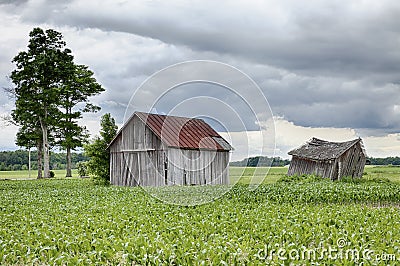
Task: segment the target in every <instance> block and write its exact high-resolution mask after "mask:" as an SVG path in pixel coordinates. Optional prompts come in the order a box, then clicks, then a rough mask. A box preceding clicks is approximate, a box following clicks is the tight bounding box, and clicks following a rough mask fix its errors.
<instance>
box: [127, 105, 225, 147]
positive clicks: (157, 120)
mask: <svg viewBox="0 0 400 266" xmlns="http://www.w3.org/2000/svg"><path fill="white" fill-rule="evenodd" d="M135 114H136V115H137V116H138V117H139V118H140V119H141V120H142V121H143V122H144V123H145V124H146V125H147V126H148V127H149V128H150V129H151V130H152V131H153V132H154V133H155V134H156V135H157V136H158V137H159V138H160V139H161V140H162V141H163V142H164V143H166V144H167V145H168V146H172V147H178V148H184V149H210V150H224V151H228V150H231V148H232V147H231V146H230V145H229V143H228V145H225V143H227V142H226V141H225V140H224V139H223V138H222V137H221V136H220V135H219V134H218V133H217V132H216V131H215V130H214V129H212V128H211V126H210V125H208V124H207V123H206V122H204V121H203V120H202V119H196V118H187V117H177V116H166V115H158V114H148V113H141V112H136V113H135ZM215 138H218V141H217V140H216V139H215ZM220 139H222V140H223V142H221V141H220ZM222 143H223V145H221V144H222Z"/></svg>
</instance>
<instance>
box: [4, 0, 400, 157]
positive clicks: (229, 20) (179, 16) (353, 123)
mask: <svg viewBox="0 0 400 266" xmlns="http://www.w3.org/2000/svg"><path fill="white" fill-rule="evenodd" d="M399 16H400V2H399V1H397V0H393V1H390V0H381V1H376V0H359V1H357V0H355V1H334V0H332V1H320V0H314V1H313V0H308V1H296V0H292V1H291V0H276V1H267V0H265V1H211V0H210V1H207V0H206V1H204V0H199V1H178V0H177V1H174V0H172V1H155V0H154V1H152V0H147V1H140V0H135V1H124V0H104V1H93V0H69V1H68V0H67V1H66V0H63V1H60V0H53V1H50V0H48V1H46V0H15V1H12V0H0V33H1V39H0V86H1V87H9V86H10V85H11V84H10V82H9V80H8V79H7V75H9V74H10V72H11V71H12V70H13V68H14V66H13V64H12V63H11V60H12V58H13V57H14V56H15V55H16V54H17V53H18V52H19V51H21V50H25V49H26V46H27V43H28V34H29V32H30V31H31V30H32V28H34V27H37V26H38V27H42V28H45V29H47V28H53V29H55V30H58V31H60V32H62V33H63V35H64V38H65V40H66V42H67V46H68V47H69V48H70V49H71V50H72V51H73V54H74V56H75V62H76V63H79V64H85V65H88V66H89V68H90V69H92V70H93V71H94V72H95V74H96V78H97V80H98V81H99V82H100V83H101V84H102V85H103V86H104V88H106V92H105V93H103V94H102V95H100V96H97V97H94V98H93V99H92V101H93V102H95V103H97V104H99V105H100V106H101V107H102V112H101V113H99V114H95V115H86V116H85V118H84V121H83V122H82V123H83V124H85V125H87V127H88V128H89V129H90V130H91V132H92V133H93V134H95V133H96V132H97V131H98V128H99V126H98V123H99V122H98V121H99V117H100V116H101V115H102V114H103V113H105V112H110V113H111V114H112V115H113V116H114V117H115V118H116V120H117V122H118V123H119V124H122V123H123V121H124V115H125V112H126V110H127V107H128V112H129V111H134V110H136V109H135V108H136V107H137V108H139V107H138V106H139V105H137V103H135V102H133V103H132V102H131V104H130V105H129V106H128V104H129V102H130V98H131V96H132V94H133V93H134V91H135V89H136V88H138V87H139V85H140V84H141V83H142V82H144V81H145V80H146V79H147V78H149V77H150V76H151V75H152V74H154V73H155V72H157V71H159V70H161V69H163V68H165V67H168V66H170V65H172V64H176V63H179V62H183V61H188V60H215V61H219V62H223V63H226V64H229V65H231V66H233V67H235V68H237V69H239V70H241V71H243V72H244V73H246V74H247V75H248V76H249V77H250V78H252V79H253V80H254V81H255V82H256V83H257V84H258V86H259V87H260V89H261V91H262V93H263V94H264V95H265V97H266V99H267V100H268V102H269V105H270V108H271V110H272V114H273V117H274V119H275V136H276V154H277V155H279V156H281V157H287V155H286V153H287V151H288V150H289V149H292V148H294V147H296V146H298V145H300V144H302V143H304V142H305V141H306V140H307V139H309V138H311V137H313V136H316V137H320V138H325V139H328V140H334V141H345V140H349V139H352V138H356V137H362V138H363V139H364V143H365V146H366V149H367V153H368V155H370V156H374V157H385V156H395V155H400V20H399V19H398V18H399ZM241 91H242V92H243V89H242V90H241ZM144 93H149V94H157V93H159V92H158V91H151V90H149V91H145V92H144ZM242 94H243V93H242ZM242 94H240V95H237V94H234V93H232V91H229V90H227V89H226V88H224V87H221V86H216V85H215V84H214V85H213V84H197V83H196V84H186V85H183V86H179V87H177V88H175V89H174V90H171V91H170V92H169V93H167V94H165V95H164V97H162V98H161V99H160V101H158V102H157V106H156V107H157V108H156V110H157V112H160V113H168V112H170V111H171V110H172V109H174V108H175V107H176V106H178V107H179V108H176V110H178V109H179V112H178V113H179V114H181V115H185V114H187V115H196V114H199V115H204V116H207V115H210V112H211V113H212V112H214V113H215V114H218V115H215V117H216V118H218V119H216V120H219V121H218V123H215V125H216V127H217V129H218V130H221V131H223V128H224V127H225V130H227V131H229V132H231V133H232V134H231V136H237V137H236V139H235V141H234V143H233V145H234V146H235V147H239V148H237V149H236V151H235V153H234V154H233V159H241V158H243V157H244V156H245V155H244V154H245V153H244V152H243V151H242V150H241V148H240V147H241V146H243V145H245V142H243V143H240V139H242V137H243V134H244V132H243V130H248V131H249V132H247V133H248V134H247V136H249V137H248V138H247V140H246V143H247V144H249V145H250V154H251V155H253V154H256V153H257V148H256V147H257V145H259V143H260V139H259V136H258V133H259V132H257V131H253V130H258V129H259V128H258V127H257V125H260V124H256V123H255V120H256V119H255V118H256V117H264V118H265V117H269V113H270V110H269V107H268V106H267V105H265V106H264V107H265V108H264V109H265V114H266V116H263V115H262V114H259V113H257V114H256V115H255V116H252V115H251V112H250V111H251V108H248V107H249V106H248V105H246V104H245V103H250V106H251V105H252V104H253V103H254V104H256V102H257V101H259V99H260V97H259V95H257V94H253V93H252V92H249V93H247V94H246V93H244V95H242ZM200 96H201V97H200ZM242 96H245V98H246V101H243V98H242ZM196 97H197V98H196ZM199 97H200V98H199ZM204 98H207V99H209V100H208V101H209V102H213V104H210V105H208V102H207V101H206V102H202V101H204ZM187 99H192V100H191V102H190V104H187V105H184V104H182V105H181V104H180V103H181V102H185V100H187ZM193 99H196V100H193ZM210 99H211V100H212V101H211V100H210ZM218 101H219V102H220V103H221V104H220V105H218V104H217V102H218ZM202 103H203V104H202ZM135 106H136V107H135ZM218 106H222V107H218ZM258 107H259V106H258ZM12 108H13V103H12V101H10V100H9V99H8V98H7V96H6V95H5V94H4V93H3V92H0V114H1V115H4V114H7V113H9V112H10V111H11V110H12ZM218 108H220V109H218ZM246 108H247V109H246ZM204 110H208V113H204V112H205V111H204ZM142 111H144V110H142ZM234 113H235V114H236V113H239V115H236V116H234V115H233V114H234ZM232 117H234V118H235V119H233V118H232ZM246 118H247V119H246ZM238 122H240V123H238ZM263 122H266V121H261V124H262V123H263ZM236 124H238V125H239V124H240V125H242V129H240V128H239V127H237V126H236ZM220 125H222V126H221V127H219V126H220ZM240 131H242V132H240ZM15 132H16V128H14V127H5V126H4V125H0V134H1V139H0V150H8V149H16V148H17V147H16V146H15V144H14V137H15ZM239 136H242V137H239Z"/></svg>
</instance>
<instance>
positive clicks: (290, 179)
mask: <svg viewBox="0 0 400 266" xmlns="http://www.w3.org/2000/svg"><path fill="white" fill-rule="evenodd" d="M318 181H321V182H324V181H330V180H329V179H327V178H322V177H320V176H316V175H292V176H288V175H284V176H282V177H281V178H279V179H278V180H277V182H278V183H311V182H318Z"/></svg>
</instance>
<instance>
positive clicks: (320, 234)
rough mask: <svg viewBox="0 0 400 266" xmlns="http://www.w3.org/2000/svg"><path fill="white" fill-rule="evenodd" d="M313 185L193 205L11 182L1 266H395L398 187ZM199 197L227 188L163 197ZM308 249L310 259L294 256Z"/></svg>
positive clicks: (269, 188)
mask: <svg viewBox="0 0 400 266" xmlns="http://www.w3.org/2000/svg"><path fill="white" fill-rule="evenodd" d="M234 171H238V169H234ZM234 171H232V172H233V173H234ZM246 171H247V172H246V173H247V174H248V175H249V174H251V173H252V172H251V169H246ZM276 171H277V172H276V175H281V174H282V173H280V171H282V172H283V169H276ZM271 173H273V172H271ZM267 178H268V177H267ZM315 180H316V181H313V182H311V181H310V182H309V183H302V182H290V183H283V182H275V183H273V184H262V185H261V186H259V187H258V189H257V190H254V191H251V190H249V189H247V186H245V185H243V184H239V185H236V186H235V187H233V188H232V189H231V190H230V191H229V192H228V193H227V194H225V195H224V196H223V197H221V198H219V199H218V200H216V201H213V202H211V203H209V204H204V205H199V206H192V207H185V206H176V205H168V204H164V203H162V202H160V201H158V200H157V199H155V198H153V197H150V196H149V195H148V194H147V193H145V191H144V190H142V189H141V188H138V187H135V188H128V187H116V186H111V187H101V186H94V185H92V183H91V182H90V180H85V179H50V180H23V181H18V180H17V181H3V182H0V191H1V193H0V210H1V212H0V221H1V223H2V226H1V227H0V246H1V249H0V264H1V265H77V264H79V265H93V264H97V265H100V264H103V265H104V264H106V265H171V264H172V265H247V264H250V265H265V264H272V265H277V264H283V265H290V264H295V265H299V264H300V265H309V264H315V265H343V264H345V265H358V264H360V263H364V264H368V265H370V264H372V265H377V264H379V265H386V264H392V265H396V261H394V260H391V258H392V256H390V257H389V256H386V257H385V258H386V260H384V261H377V257H376V256H375V255H380V256H381V257H382V256H383V255H388V254H391V255H394V256H395V258H400V222H399V221H400V212H399V207H398V206H399V204H400V185H399V184H397V183H392V182H376V181H367V182H359V183H347V182H329V181H326V180H318V179H315ZM269 181H270V180H267V182H269ZM199 189H203V192H206V193H204V194H207V193H209V194H212V193H217V192H218V189H219V186H208V187H203V188H201V187H164V188H159V189H158V190H159V192H160V193H163V192H164V193H171V192H174V191H175V192H176V193H175V194H171V196H175V197H179V191H180V190H188V191H193V192H198V190H199ZM328 249H331V250H336V251H334V253H332V254H334V256H332V254H329V253H327V251H324V250H328ZM278 250H281V252H285V253H281V254H280V255H278V254H277V251H278ZM303 251H306V253H305V254H310V256H309V257H308V256H307V255H306V256H305V257H302V256H301V255H299V256H298V257H297V256H296V255H297V254H302V252H303ZM349 251H350V252H349ZM313 252H314V253H315V256H313ZM339 252H340V254H342V255H341V256H338V254H339ZM369 252H372V253H369ZM349 254H350V255H349ZM363 254H364V255H365V254H368V255H370V257H365V256H363ZM389 259H390V260H389Z"/></svg>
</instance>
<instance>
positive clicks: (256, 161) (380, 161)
mask: <svg viewBox="0 0 400 266" xmlns="http://www.w3.org/2000/svg"><path fill="white" fill-rule="evenodd" d="M288 164H290V160H288V159H282V158H280V157H274V158H270V157H265V156H256V157H250V158H246V159H243V160H241V161H237V162H231V163H229V165H230V166H241V167H243V166H252V167H255V166H285V165H288ZM367 164H371V165H399V166H400V157H397V156H396V157H386V158H373V157H368V158H367Z"/></svg>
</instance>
